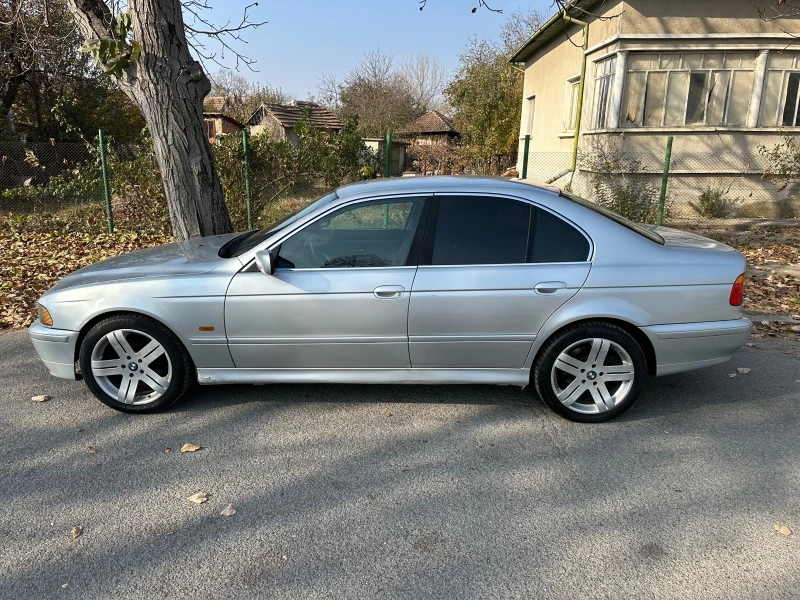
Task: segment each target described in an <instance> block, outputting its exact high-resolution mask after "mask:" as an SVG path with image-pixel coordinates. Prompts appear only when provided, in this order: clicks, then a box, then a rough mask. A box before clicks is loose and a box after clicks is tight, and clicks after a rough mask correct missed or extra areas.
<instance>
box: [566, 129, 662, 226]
mask: <svg viewBox="0 0 800 600" xmlns="http://www.w3.org/2000/svg"><path fill="white" fill-rule="evenodd" d="M580 168H581V169H582V170H584V171H586V172H587V175H588V176H589V180H590V183H591V186H592V194H593V198H592V200H593V201H594V202H596V203H597V204H599V205H600V206H603V207H605V208H608V209H610V210H613V211H614V212H616V213H618V214H620V215H622V216H623V217H626V218H628V219H630V220H631V221H634V222H636V223H655V222H656V218H657V216H658V200H659V191H658V189H657V188H656V187H655V186H653V185H652V184H650V183H649V182H648V176H647V174H645V173H643V171H644V168H643V166H642V163H641V161H640V160H639V159H638V158H634V157H631V156H628V155H626V154H624V153H623V152H622V151H621V148H620V146H619V145H618V143H616V142H609V141H607V140H599V139H597V138H593V139H592V141H591V143H590V147H589V150H588V151H587V152H582V153H581V155H580Z"/></svg>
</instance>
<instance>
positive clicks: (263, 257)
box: [256, 250, 275, 275]
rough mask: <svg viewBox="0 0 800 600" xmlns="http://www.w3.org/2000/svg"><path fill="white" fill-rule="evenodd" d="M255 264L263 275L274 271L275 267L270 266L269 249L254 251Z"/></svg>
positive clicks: (270, 256)
mask: <svg viewBox="0 0 800 600" xmlns="http://www.w3.org/2000/svg"><path fill="white" fill-rule="evenodd" d="M256 266H257V267H258V270H259V271H261V272H262V273H263V274H264V275H272V274H273V273H274V272H275V268H274V267H273V266H272V255H270V253H269V250H261V251H260V252H256Z"/></svg>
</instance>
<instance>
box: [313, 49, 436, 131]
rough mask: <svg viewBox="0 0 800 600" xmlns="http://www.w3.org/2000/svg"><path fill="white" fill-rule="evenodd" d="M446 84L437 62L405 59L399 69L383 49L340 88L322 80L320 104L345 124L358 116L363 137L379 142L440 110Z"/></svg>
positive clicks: (373, 52) (337, 83)
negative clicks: (444, 84)
mask: <svg viewBox="0 0 800 600" xmlns="http://www.w3.org/2000/svg"><path fill="white" fill-rule="evenodd" d="M444 79H445V75H444V68H443V67H442V64H441V63H440V62H439V61H438V60H437V59H435V58H431V57H429V56H427V55H425V54H422V53H420V54H417V55H414V56H410V57H406V58H404V59H402V60H401V61H400V65H399V67H398V66H397V65H396V61H395V58H394V56H392V55H391V54H386V53H384V52H382V51H381V50H380V48H378V49H376V50H371V51H370V52H367V53H366V54H365V55H364V56H363V57H362V59H361V60H360V61H359V62H358V64H357V65H356V66H355V67H353V68H352V69H350V70H349V71H348V73H347V75H345V78H344V80H343V81H341V82H340V81H339V80H338V79H336V77H335V76H332V75H327V74H323V75H322V77H321V78H320V80H319V85H318V91H319V100H320V102H321V103H322V104H324V105H325V106H327V107H328V108H330V109H332V110H335V111H337V112H338V113H339V114H340V115H341V116H342V118H344V119H348V118H350V117H353V116H358V119H359V130H360V131H361V133H362V134H363V135H366V136H372V137H379V136H383V135H384V134H385V133H386V132H387V131H394V130H396V129H399V128H400V127H402V126H403V125H405V124H407V123H409V122H411V121H413V120H414V119H416V118H417V117H418V116H420V115H421V114H423V113H425V112H427V111H428V110H431V108H434V107H438V106H439V105H440V104H441V89H442V85H443V83H444Z"/></svg>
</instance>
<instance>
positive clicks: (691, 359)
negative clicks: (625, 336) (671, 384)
mask: <svg viewBox="0 0 800 600" xmlns="http://www.w3.org/2000/svg"><path fill="white" fill-rule="evenodd" d="M641 329H642V331H643V332H644V333H645V334H646V335H647V337H648V338H650V341H651V342H652V344H653V349H654V350H655V353H656V365H657V369H656V375H670V374H672V373H681V372H683V371H692V370H694V369H702V368H703V367H710V366H712V365H717V364H720V363H724V362H727V361H728V360H730V358H731V356H733V354H734V353H735V352H736V351H737V350H739V348H741V347H742V346H744V345H745V344H746V343H747V340H749V339H750V331H751V329H752V324H751V323H750V321H749V320H748V319H745V318H742V319H735V320H733V321H709V322H704V323H678V324H672V325H652V326H650V327H642V328H641Z"/></svg>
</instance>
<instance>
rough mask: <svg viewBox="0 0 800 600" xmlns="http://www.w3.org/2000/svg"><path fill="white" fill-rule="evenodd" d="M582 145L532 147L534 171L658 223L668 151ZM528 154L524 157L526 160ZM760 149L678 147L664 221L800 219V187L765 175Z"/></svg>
mask: <svg viewBox="0 0 800 600" xmlns="http://www.w3.org/2000/svg"><path fill="white" fill-rule="evenodd" d="M593 150H594V152H589V151H585V150H582V151H580V152H579V153H578V157H577V168H576V169H575V171H574V172H573V171H572V170H571V168H570V167H571V164H572V152H535V151H534V152H530V153H529V154H528V157H527V169H522V170H523V172H525V171H526V173H525V175H526V179H528V180H530V181H534V182H541V183H547V184H550V185H553V186H556V187H559V188H561V189H563V190H568V191H571V192H573V193H574V194H577V195H579V196H582V197H584V198H586V199H588V200H591V201H594V202H598V203H600V204H603V205H605V206H607V207H609V208H611V209H612V210H615V211H616V212H619V213H621V214H623V215H624V216H626V217H628V218H631V219H633V220H636V221H640V222H648V223H655V222H656V220H657V216H658V205H659V201H660V197H661V191H662V183H663V181H664V179H665V176H664V173H665V170H664V168H665V155H664V153H661V154H656V153H654V152H650V153H648V152H620V151H616V150H614V149H611V150H609V149H608V148H605V149H604V148H600V149H598V148H594V149H593ZM520 162H521V164H522V163H524V162H525V160H524V157H523V159H522V160H521V161H520ZM766 168H767V165H766V164H765V161H764V159H763V157H761V156H760V155H758V153H757V152H756V153H753V152H746V151H743V152H733V151H730V150H726V151H722V152H709V151H704V152H688V151H682V150H679V149H673V150H672V152H671V157H670V162H669V168H668V170H667V172H666V189H665V192H666V193H665V198H664V216H663V224H664V225H668V226H673V227H701V228H704V227H713V228H718V227H725V226H734V227H735V226H737V225H747V224H755V223H759V222H769V221H789V220H793V219H800V190H798V188H797V186H796V185H793V184H790V185H777V184H775V183H773V182H772V181H770V180H769V179H768V178H766V177H765V176H764V172H765V170H766Z"/></svg>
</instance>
